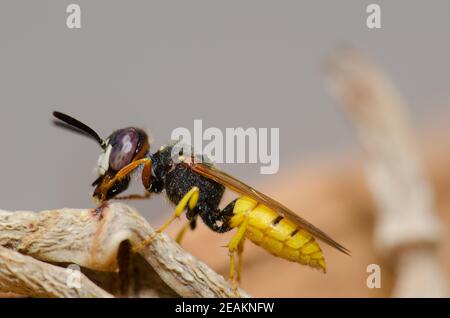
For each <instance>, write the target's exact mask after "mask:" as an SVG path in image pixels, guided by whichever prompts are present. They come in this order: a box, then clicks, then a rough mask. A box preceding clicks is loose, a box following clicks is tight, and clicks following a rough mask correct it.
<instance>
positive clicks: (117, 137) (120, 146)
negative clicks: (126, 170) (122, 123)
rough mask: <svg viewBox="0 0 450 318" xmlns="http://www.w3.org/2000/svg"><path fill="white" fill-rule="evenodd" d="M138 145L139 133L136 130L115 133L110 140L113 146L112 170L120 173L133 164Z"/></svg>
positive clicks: (129, 129) (126, 129)
mask: <svg viewBox="0 0 450 318" xmlns="http://www.w3.org/2000/svg"><path fill="white" fill-rule="evenodd" d="M138 143H139V133H138V132H137V131H136V129H134V128H125V129H122V130H119V131H117V132H116V133H114V134H113V135H112V136H111V140H110V144H111V146H112V150H111V155H110V157H109V166H110V168H111V169H113V170H116V171H119V170H120V169H122V168H123V167H125V166H126V165H127V164H129V163H131V160H132V159H133V157H134V155H135V152H136V148H137V146H138Z"/></svg>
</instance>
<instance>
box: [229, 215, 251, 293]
mask: <svg viewBox="0 0 450 318" xmlns="http://www.w3.org/2000/svg"><path fill="white" fill-rule="evenodd" d="M247 226H248V216H245V218H244V220H243V221H242V223H241V225H239V228H238V230H237V232H236V234H234V236H233V237H232V238H231V240H230V242H229V243H228V251H229V253H230V280H231V283H232V284H233V291H234V293H235V294H236V295H237V289H238V282H237V277H236V268H235V254H236V252H237V251H238V250H239V245H241V244H243V242H244V240H245V232H246V231H247ZM239 267H241V268H242V264H240V265H238V275H239V276H240V274H239V272H240V270H241V268H239Z"/></svg>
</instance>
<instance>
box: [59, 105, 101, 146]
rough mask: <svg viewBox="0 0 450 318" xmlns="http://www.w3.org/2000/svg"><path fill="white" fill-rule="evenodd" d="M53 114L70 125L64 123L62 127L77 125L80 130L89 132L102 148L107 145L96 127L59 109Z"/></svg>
mask: <svg viewBox="0 0 450 318" xmlns="http://www.w3.org/2000/svg"><path fill="white" fill-rule="evenodd" d="M53 116H55V117H56V118H58V119H59V120H61V121H63V122H64V123H66V124H68V125H69V127H67V126H64V125H63V126H62V127H65V128H72V127H75V128H77V129H79V130H80V131H82V132H84V133H85V134H88V135H89V136H91V137H93V138H94V139H95V140H96V141H97V142H98V143H99V144H100V146H101V147H102V148H104V147H105V141H104V140H103V139H102V138H100V136H99V135H98V134H97V133H96V132H95V131H94V129H92V128H91V127H89V126H88V125H86V124H83V123H82V122H81V121H79V120H77V119H75V118H73V117H71V116H69V115H66V114H63V113H60V112H57V111H55V112H53Z"/></svg>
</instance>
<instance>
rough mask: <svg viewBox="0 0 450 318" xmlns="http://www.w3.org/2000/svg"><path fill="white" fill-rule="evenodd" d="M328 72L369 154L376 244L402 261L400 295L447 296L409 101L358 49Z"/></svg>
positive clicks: (436, 225) (435, 222)
mask: <svg viewBox="0 0 450 318" xmlns="http://www.w3.org/2000/svg"><path fill="white" fill-rule="evenodd" d="M328 70H329V75H330V84H331V88H332V91H333V93H334V95H335V96H336V97H337V98H338V100H339V101H340V102H341V103H342V104H343V105H344V106H346V107H345V109H346V111H347V113H348V114H349V117H350V120H351V123H352V124H353V125H354V126H355V128H356V130H357V132H358V136H359V139H360V142H361V144H362V146H363V147H364V149H365V151H366V152H367V154H368V156H367V163H366V166H367V175H368V180H369V185H370V187H371V190H372V193H373V196H374V199H375V203H376V204H377V207H378V211H377V219H376V221H377V225H376V228H375V241H376V245H377V246H378V248H379V250H380V251H382V252H384V253H385V254H386V255H389V256H391V257H393V258H394V259H396V260H398V261H399V262H398V267H397V271H398V281H397V285H396V288H395V290H394V295H395V296H418V297H420V296H428V295H433V296H446V295H447V291H446V284H445V279H443V274H442V272H441V271H440V269H439V268H440V266H439V264H438V260H437V259H436V256H435V253H434V249H435V248H436V246H437V244H438V243H439V240H440V238H441V228H440V226H439V224H440V223H439V221H438V220H437V217H436V215H435V213H434V206H433V192H432V189H431V186H430V183H429V180H428V178H427V176H426V174H425V172H424V168H423V164H422V158H421V155H420V152H419V150H418V149H419V147H418V145H417V142H416V138H415V136H414V134H413V132H412V128H411V125H410V121H409V119H408V116H407V112H406V107H405V102H404V101H403V99H402V98H401V97H400V95H399V94H398V93H397V91H396V90H395V88H394V86H393V85H392V83H391V82H390V81H389V80H388V79H387V78H385V76H384V75H383V74H382V73H381V72H380V71H379V70H378V69H377V68H376V67H375V66H374V65H373V64H372V63H371V62H370V61H368V60H367V59H366V58H364V57H363V56H362V55H361V54H360V53H358V52H356V51H354V50H351V49H347V50H344V51H342V52H340V53H338V54H336V55H335V56H333V57H332V59H331V61H330V64H329V69H328ZM417 264H421V266H422V267H418V266H417ZM419 277H420V278H419ZM424 278H425V279H424ZM412 286H415V288H414V289H411V288H410V287H412Z"/></svg>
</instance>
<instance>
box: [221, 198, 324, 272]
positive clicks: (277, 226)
mask: <svg viewBox="0 0 450 318" xmlns="http://www.w3.org/2000/svg"><path fill="white" fill-rule="evenodd" d="M233 214H234V215H233V217H232V218H231V221H230V226H231V227H238V226H239V225H240V224H242V222H243V221H244V219H245V217H248V218H249V219H248V226H247V230H246V234H245V236H246V237H247V238H248V239H249V240H251V241H252V242H253V243H255V244H256V245H259V246H261V247H262V248H264V249H266V250H267V251H269V252H270V253H272V254H273V255H275V256H278V257H281V258H284V259H286V260H289V261H292V262H297V263H300V264H303V265H308V266H311V267H314V268H318V269H321V270H322V271H323V272H325V271H326V264H325V258H324V256H323V253H322V250H321V249H320V246H319V244H318V243H317V242H316V241H315V239H314V237H313V236H312V235H311V234H310V233H309V232H307V231H305V230H304V229H302V228H300V227H299V226H298V225H297V224H295V223H294V222H292V221H290V220H288V219H286V218H283V217H281V216H280V215H279V214H278V213H277V212H275V211H274V210H272V209H270V208H268V207H266V206H264V205H262V204H259V203H258V202H256V201H255V200H253V199H251V198H248V197H242V198H239V199H238V200H237V201H236V203H235V206H234V210H233Z"/></svg>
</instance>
